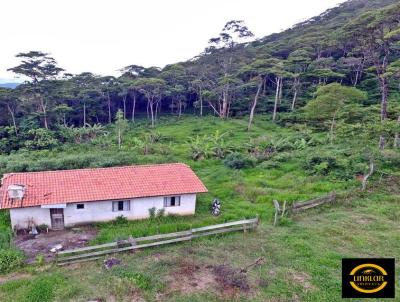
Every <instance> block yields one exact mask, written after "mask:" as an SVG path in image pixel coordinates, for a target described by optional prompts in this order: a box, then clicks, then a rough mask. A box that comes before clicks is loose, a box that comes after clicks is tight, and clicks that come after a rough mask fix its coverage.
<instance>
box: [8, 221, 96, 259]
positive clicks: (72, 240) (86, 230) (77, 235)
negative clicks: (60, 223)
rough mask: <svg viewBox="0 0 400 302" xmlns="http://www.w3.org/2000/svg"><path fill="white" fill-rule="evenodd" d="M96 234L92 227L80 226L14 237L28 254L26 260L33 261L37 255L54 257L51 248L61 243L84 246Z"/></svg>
mask: <svg viewBox="0 0 400 302" xmlns="http://www.w3.org/2000/svg"><path fill="white" fill-rule="evenodd" d="M95 236H96V231H95V229H94V228H92V227H80V228H76V229H74V231H72V230H62V231H49V232H48V233H46V232H43V233H40V234H39V235H36V236H33V235H18V236H17V237H16V238H15V239H14V244H15V246H16V247H17V248H18V249H20V250H21V251H22V252H23V253H24V254H25V256H26V262H27V263H32V262H34V261H35V258H36V256H38V255H43V256H44V258H45V261H47V262H48V261H51V260H53V259H54V253H52V252H50V250H51V249H52V248H53V247H54V246H56V245H58V244H61V245H62V246H63V249H73V248H79V247H84V246H86V245H87V244H88V242H89V241H90V240H91V239H93V238H94V237H95Z"/></svg>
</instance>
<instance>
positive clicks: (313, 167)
mask: <svg viewBox="0 0 400 302" xmlns="http://www.w3.org/2000/svg"><path fill="white" fill-rule="evenodd" d="M303 166H304V168H305V169H306V171H307V172H309V173H310V174H320V175H327V174H329V173H330V172H331V171H332V170H334V169H335V168H337V167H338V163H337V160H336V157H335V156H332V155H325V154H323V155H319V154H316V155H311V156H309V157H308V158H307V159H306V161H305V163H304V165H303Z"/></svg>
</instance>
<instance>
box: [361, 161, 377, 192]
mask: <svg viewBox="0 0 400 302" xmlns="http://www.w3.org/2000/svg"><path fill="white" fill-rule="evenodd" d="M373 173H374V160H373V158H372V157H371V158H370V160H369V172H368V173H367V174H365V175H364V177H363V180H362V185H361V190H362V191H365V189H366V188H367V181H368V178H369V177H370V176H371V175H372V174H373Z"/></svg>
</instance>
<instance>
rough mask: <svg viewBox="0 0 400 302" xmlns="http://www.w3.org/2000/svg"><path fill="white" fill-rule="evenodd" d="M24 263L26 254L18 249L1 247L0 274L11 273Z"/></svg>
mask: <svg viewBox="0 0 400 302" xmlns="http://www.w3.org/2000/svg"><path fill="white" fill-rule="evenodd" d="M23 263H24V256H23V255H22V253H21V252H20V251H18V250H14V249H4V250H3V249H1V250H0V274H5V273H9V272H11V271H13V270H15V269H17V268H19V267H21V266H22V265H23Z"/></svg>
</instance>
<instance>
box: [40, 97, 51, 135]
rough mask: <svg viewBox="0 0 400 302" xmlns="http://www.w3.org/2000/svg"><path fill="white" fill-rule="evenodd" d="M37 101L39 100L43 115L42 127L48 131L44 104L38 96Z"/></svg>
mask: <svg viewBox="0 0 400 302" xmlns="http://www.w3.org/2000/svg"><path fill="white" fill-rule="evenodd" d="M39 100H40V108H41V109H42V113H43V122H44V127H45V128H46V129H49V125H48V122H47V109H46V103H45V102H44V101H43V98H42V97H41V96H39Z"/></svg>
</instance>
